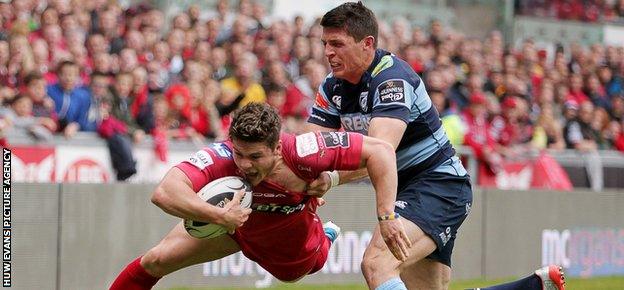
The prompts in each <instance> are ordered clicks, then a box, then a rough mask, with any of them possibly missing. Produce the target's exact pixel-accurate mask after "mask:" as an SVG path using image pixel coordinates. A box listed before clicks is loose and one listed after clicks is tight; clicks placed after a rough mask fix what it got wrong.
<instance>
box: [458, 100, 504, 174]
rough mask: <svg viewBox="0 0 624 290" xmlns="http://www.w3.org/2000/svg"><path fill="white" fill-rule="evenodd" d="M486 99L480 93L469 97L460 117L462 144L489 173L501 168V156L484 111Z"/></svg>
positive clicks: (494, 172)
mask: <svg viewBox="0 0 624 290" xmlns="http://www.w3.org/2000/svg"><path fill="white" fill-rule="evenodd" d="M486 105H487V99H486V98H485V96H483V95H482V94H475V95H473V96H471V98H470V105H469V106H468V107H467V108H466V110H464V112H463V114H462V118H463V121H464V124H466V135H465V137H464V144H465V145H467V146H469V147H470V148H472V150H473V151H474V153H475V157H476V158H477V160H479V161H481V162H480V166H484V167H485V168H486V169H487V170H486V172H489V173H490V174H496V173H497V172H499V171H500V170H501V166H502V156H501V154H500V153H499V152H498V151H497V150H496V141H495V139H494V137H493V136H492V134H491V129H490V125H489V123H488V119H487V111H486Z"/></svg>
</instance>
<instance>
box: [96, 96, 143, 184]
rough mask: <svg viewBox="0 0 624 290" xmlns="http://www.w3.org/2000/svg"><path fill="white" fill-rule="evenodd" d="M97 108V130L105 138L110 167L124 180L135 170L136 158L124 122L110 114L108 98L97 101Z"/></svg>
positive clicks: (118, 178)
mask: <svg viewBox="0 0 624 290" xmlns="http://www.w3.org/2000/svg"><path fill="white" fill-rule="evenodd" d="M99 110H100V112H99V115H100V116H101V117H102V121H101V122H100V123H99V125H98V128H97V131H98V133H99V135H100V136H101V137H102V138H104V139H105V140H106V145H107V147H108V151H109V153H110V157H111V163H112V167H113V169H114V170H115V172H116V173H117V180H118V181H124V180H126V179H128V178H130V177H131V176H132V175H134V174H135V173H136V172H137V171H136V160H135V159H134V156H133V154H132V144H131V142H130V140H129V138H128V135H127V133H128V130H127V127H126V124H124V122H122V121H120V120H118V119H116V118H115V117H114V116H113V115H112V114H111V110H112V104H111V100H110V99H102V100H101V102H100V103H99Z"/></svg>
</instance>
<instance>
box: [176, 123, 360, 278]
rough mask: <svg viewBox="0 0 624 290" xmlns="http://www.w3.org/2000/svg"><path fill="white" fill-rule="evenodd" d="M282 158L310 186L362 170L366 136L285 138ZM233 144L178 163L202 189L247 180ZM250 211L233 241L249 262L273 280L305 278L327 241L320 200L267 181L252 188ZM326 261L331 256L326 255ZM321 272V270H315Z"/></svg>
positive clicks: (213, 147)
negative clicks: (334, 173)
mask: <svg viewBox="0 0 624 290" xmlns="http://www.w3.org/2000/svg"><path fill="white" fill-rule="evenodd" d="M280 139H281V141H282V156H283V159H284V162H285V163H286V165H287V166H288V167H289V168H290V169H291V170H292V171H293V172H294V173H295V174H296V175H297V176H298V177H299V178H301V179H303V180H305V181H307V182H311V181H312V180H314V179H316V177H317V176H318V175H319V174H320V173H321V172H322V171H325V170H354V169H357V168H358V167H359V164H360V156H361V152H362V142H363V137H362V135H360V134H357V133H347V132H317V133H306V134H303V135H299V136H294V135H289V134H282V135H281V136H280ZM231 148H232V144H231V142H229V141H228V142H224V143H215V144H212V145H211V146H209V147H206V148H204V149H203V150H200V151H199V152H197V153H195V155H193V156H192V157H191V158H189V159H188V160H187V161H184V162H182V163H180V164H178V165H176V166H177V167H178V168H179V169H181V170H182V171H183V172H184V173H185V174H186V175H187V176H188V177H189V179H190V180H191V182H192V184H193V189H194V190H195V191H199V190H200V189H201V188H202V187H204V186H205V185H206V184H208V183H209V182H210V181H212V180H215V179H217V178H221V177H225V176H232V175H236V176H243V174H242V172H241V171H240V170H238V168H237V167H236V164H235V163H234V160H233V159H232V149H231ZM253 192H254V196H253V201H252V209H253V211H252V213H251V215H250V217H249V219H248V220H247V221H246V222H245V224H244V225H243V226H242V227H240V228H238V229H237V230H236V232H235V234H234V235H232V237H233V238H234V239H235V240H236V241H237V242H238V244H239V245H240V247H241V250H242V251H243V253H244V254H245V256H247V257H248V258H249V259H251V260H253V261H256V262H257V263H258V264H260V265H261V266H262V267H263V268H265V269H266V270H267V271H269V272H270V273H271V274H273V276H275V277H276V278H278V279H280V280H284V281H290V280H294V279H297V278H299V277H301V276H303V275H305V274H307V273H308V272H309V271H310V270H312V268H313V267H314V265H315V264H316V263H317V255H319V254H323V253H320V251H322V250H325V251H326V250H327V249H328V248H327V247H321V245H322V244H323V242H324V239H326V237H325V234H324V232H323V227H322V223H321V220H320V218H319V217H318V216H317V214H316V208H317V206H318V203H317V201H316V198H313V197H309V196H307V195H305V194H304V193H302V192H291V191H288V190H286V189H285V188H284V187H282V186H280V185H278V184H275V183H272V182H270V181H263V182H261V183H260V184H258V185H257V186H254V188H253ZM324 254H325V257H326V256H327V255H326V253H324ZM316 270H318V269H316Z"/></svg>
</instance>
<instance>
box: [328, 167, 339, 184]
mask: <svg viewBox="0 0 624 290" xmlns="http://www.w3.org/2000/svg"><path fill="white" fill-rule="evenodd" d="M325 172H327V174H328V175H329V179H331V187H335V186H338V184H340V175H339V174H338V171H336V170H334V171H325Z"/></svg>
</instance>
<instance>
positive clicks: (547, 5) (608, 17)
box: [515, 0, 624, 22]
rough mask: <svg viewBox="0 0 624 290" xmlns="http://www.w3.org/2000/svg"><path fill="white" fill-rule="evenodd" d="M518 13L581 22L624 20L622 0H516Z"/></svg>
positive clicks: (623, 1) (623, 2) (623, 0)
mask: <svg viewBox="0 0 624 290" xmlns="http://www.w3.org/2000/svg"><path fill="white" fill-rule="evenodd" d="M515 6H516V7H515V8H516V13H517V14H520V15H528V16H536V17H547V18H556V19H561V20H574V21H583V22H601V21H604V22H624V0H516V1H515Z"/></svg>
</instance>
